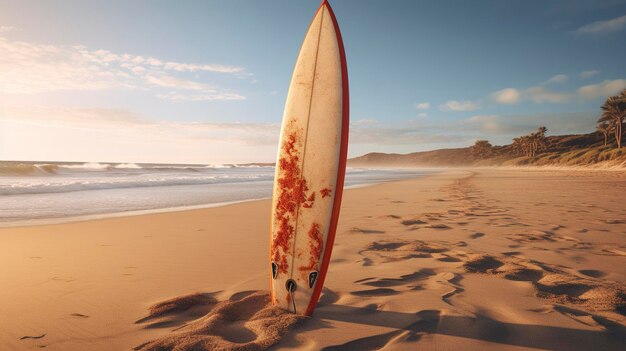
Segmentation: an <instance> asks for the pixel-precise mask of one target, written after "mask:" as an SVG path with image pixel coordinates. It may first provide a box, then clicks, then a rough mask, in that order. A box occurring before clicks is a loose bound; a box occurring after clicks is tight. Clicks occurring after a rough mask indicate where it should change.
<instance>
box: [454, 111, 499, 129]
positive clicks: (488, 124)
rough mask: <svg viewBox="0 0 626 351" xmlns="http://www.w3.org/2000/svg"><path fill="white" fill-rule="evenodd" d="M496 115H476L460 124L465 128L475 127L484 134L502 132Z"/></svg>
mask: <svg viewBox="0 0 626 351" xmlns="http://www.w3.org/2000/svg"><path fill="white" fill-rule="evenodd" d="M498 118H499V117H498V116H497V115H478V116H472V117H470V118H468V119H466V120H464V121H461V124H463V125H466V126H475V127H478V128H479V129H480V130H483V131H486V132H491V133H493V132H502V131H503V130H504V129H503V127H502V125H501V124H499V123H498Z"/></svg>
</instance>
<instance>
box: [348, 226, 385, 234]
mask: <svg viewBox="0 0 626 351" xmlns="http://www.w3.org/2000/svg"><path fill="white" fill-rule="evenodd" d="M350 232H351V233H361V234H385V231H384V230H376V229H363V228H357V227H352V228H350Z"/></svg>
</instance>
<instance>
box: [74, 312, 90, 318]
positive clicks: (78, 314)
mask: <svg viewBox="0 0 626 351" xmlns="http://www.w3.org/2000/svg"><path fill="white" fill-rule="evenodd" d="M70 316H72V317H76V318H82V319H85V318H89V316H88V315H86V314H82V313H71V314H70Z"/></svg>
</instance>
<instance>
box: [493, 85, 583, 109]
mask: <svg viewBox="0 0 626 351" xmlns="http://www.w3.org/2000/svg"><path fill="white" fill-rule="evenodd" d="M571 97H572V96H571V94H569V93H562V92H555V91H551V90H548V89H546V88H544V87H540V86H535V87H530V88H528V89H524V90H518V89H515V88H506V89H502V90H498V91H496V92H494V93H491V99H492V100H493V101H495V102H497V103H499V104H505V105H514V104H517V103H519V102H521V101H532V102H534V103H536V104H541V103H544V102H550V103H561V102H565V101H568V100H569V99H570V98H571Z"/></svg>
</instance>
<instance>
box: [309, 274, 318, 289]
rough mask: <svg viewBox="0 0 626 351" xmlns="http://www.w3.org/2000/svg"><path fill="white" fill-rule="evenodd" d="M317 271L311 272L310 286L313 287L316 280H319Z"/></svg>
mask: <svg viewBox="0 0 626 351" xmlns="http://www.w3.org/2000/svg"><path fill="white" fill-rule="evenodd" d="M317 275H318V273H317V271H313V272H311V273H309V288H312V287H313V285H315V281H316V280H317Z"/></svg>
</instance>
